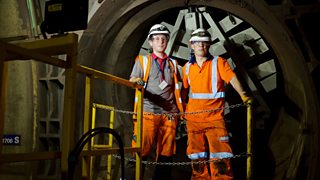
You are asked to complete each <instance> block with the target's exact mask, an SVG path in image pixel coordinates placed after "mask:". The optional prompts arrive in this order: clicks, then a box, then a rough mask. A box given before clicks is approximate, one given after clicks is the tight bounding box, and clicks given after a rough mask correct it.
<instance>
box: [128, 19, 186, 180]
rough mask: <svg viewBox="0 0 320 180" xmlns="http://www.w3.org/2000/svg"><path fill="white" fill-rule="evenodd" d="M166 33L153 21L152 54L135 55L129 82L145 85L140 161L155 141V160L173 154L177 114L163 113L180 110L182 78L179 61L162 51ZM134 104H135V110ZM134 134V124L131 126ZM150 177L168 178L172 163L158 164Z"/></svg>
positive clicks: (150, 37) (163, 158) (163, 27)
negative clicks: (179, 80)
mask: <svg viewBox="0 0 320 180" xmlns="http://www.w3.org/2000/svg"><path fill="white" fill-rule="evenodd" d="M169 35H170V32H169V30H168V29H167V27H165V26H164V25H162V24H155V25H154V26H152V27H151V29H150V31H149V34H148V42H149V45H150V46H151V48H152V53H151V54H148V55H146V56H142V55H138V56H137V58H136V61H135V64H134V67H133V70H132V73H131V76H130V81H131V82H136V83H138V84H140V85H144V88H145V91H144V98H143V112H144V113H143V119H142V123H143V129H142V152H141V156H142V159H143V160H146V159H147V157H148V156H149V155H150V153H151V149H152V146H153V144H154V143H155V144H156V159H157V162H171V161H172V156H173V155H174V154H175V138H176V126H177V121H178V117H177V116H171V117H169V116H167V115H166V114H168V113H177V112H179V110H180V111H182V101H181V97H180V86H179V82H178V79H181V77H180V74H179V71H178V63H177V62H176V61H175V60H173V59H170V58H169V57H168V56H167V54H166V53H165V50H166V48H167V44H168V41H169ZM136 100H137V98H136ZM136 105H137V104H136V103H135V111H136ZM159 114H161V115H159ZM134 124H136V123H134ZM135 134H136V126H135V128H134V135H135ZM134 137H135V136H134ZM132 145H133V147H134V146H135V139H133V142H132ZM143 169H144V168H143ZM153 179H161V180H163V179H166V180H170V179H171V166H167V165H157V166H156V168H155V172H154V177H153Z"/></svg>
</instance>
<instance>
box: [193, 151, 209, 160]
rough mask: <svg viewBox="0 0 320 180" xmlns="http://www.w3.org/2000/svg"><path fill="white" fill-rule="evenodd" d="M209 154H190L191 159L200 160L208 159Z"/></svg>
mask: <svg viewBox="0 0 320 180" xmlns="http://www.w3.org/2000/svg"><path fill="white" fill-rule="evenodd" d="M207 156H208V153H207V152H199V153H194V154H189V155H188V157H189V159H199V158H207Z"/></svg>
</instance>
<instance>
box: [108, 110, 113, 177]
mask: <svg viewBox="0 0 320 180" xmlns="http://www.w3.org/2000/svg"><path fill="white" fill-rule="evenodd" d="M114 114H115V113H114V108H112V110H111V111H110V122H109V128H111V129H113V127H114ZM112 145H113V135H112V134H109V142H108V146H109V147H112ZM111 165H112V156H111V155H110V154H108V164H107V172H108V174H107V180H111Z"/></svg>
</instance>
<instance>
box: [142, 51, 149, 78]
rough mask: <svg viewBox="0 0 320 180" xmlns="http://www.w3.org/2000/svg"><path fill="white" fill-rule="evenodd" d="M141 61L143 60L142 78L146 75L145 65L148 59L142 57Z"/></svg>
mask: <svg viewBox="0 0 320 180" xmlns="http://www.w3.org/2000/svg"><path fill="white" fill-rule="evenodd" d="M142 57H143V58H142V60H143V77H144V76H145V75H146V73H147V65H148V57H147V56H142Z"/></svg>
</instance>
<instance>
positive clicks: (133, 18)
mask: <svg viewBox="0 0 320 180" xmlns="http://www.w3.org/2000/svg"><path fill="white" fill-rule="evenodd" d="M121 2H123V4H125V1H121ZM121 2H120V3H119V4H121ZM106 3H107V2H105V4H106ZM150 3H151V4H150V5H149V6H147V7H146V8H144V6H143V7H142V6H141V7H134V6H129V5H128V6H126V7H128V8H129V7H131V8H136V9H135V10H134V11H130V9H125V8H123V7H122V8H121V10H122V11H118V12H117V13H115V14H113V13H112V12H115V11H114V10H112V9H111V8H110V7H107V5H105V4H104V5H105V6H104V9H103V10H104V11H106V10H110V11H108V12H109V13H108V15H105V16H102V15H101V14H100V15H99V17H93V19H92V20H93V21H92V23H91V24H89V26H90V27H92V26H94V25H98V27H96V29H95V30H97V31H98V32H100V33H102V34H99V35H98V34H94V33H96V32H94V31H90V27H89V30H88V31H89V32H90V33H93V34H90V37H94V40H98V43H96V42H94V40H90V38H89V39H87V40H88V41H92V43H95V47H89V50H91V49H94V50H95V48H97V49H96V50H97V53H96V54H95V55H94V56H93V57H95V58H94V62H88V61H86V60H83V59H82V60H83V62H84V63H91V66H93V67H95V68H98V69H102V70H104V71H106V72H110V73H111V74H115V75H119V76H120V77H124V78H128V76H129V73H130V71H131V66H128V65H132V64H133V60H134V57H135V56H136V55H137V52H138V49H139V48H140V47H138V45H139V44H142V41H141V39H144V38H145V34H146V32H147V30H148V28H149V26H151V23H153V22H152V20H154V19H155V18H156V17H155V16H159V15H161V13H162V11H165V10H167V9H170V8H176V7H179V6H181V7H182V6H183V3H176V2H172V1H161V2H150ZM201 3H202V2H200V1H199V5H201ZM137 4H139V3H137ZM206 5H208V6H212V7H215V8H221V9H223V10H226V11H228V10H230V9H232V13H234V14H235V15H237V16H239V17H241V18H242V19H244V20H246V21H247V22H249V23H250V24H251V25H252V26H253V27H255V28H256V29H257V30H258V32H259V33H261V34H262V35H263V37H264V38H265V39H266V40H267V41H268V43H269V44H270V46H271V47H272V49H273V50H274V52H275V54H276V56H277V57H278V60H279V63H280V64H281V69H282V71H283V74H282V75H283V79H284V82H285V84H284V87H285V89H284V91H285V92H284V94H286V95H288V96H289V97H290V99H291V100H293V101H295V104H298V105H301V107H300V108H301V109H302V110H304V112H306V114H304V113H303V117H301V122H300V124H304V123H306V124H314V125H315V126H313V128H316V127H318V126H319V125H318V124H317V122H306V121H309V120H310V119H312V117H317V116H318V115H317V113H316V111H317V109H318V106H317V102H316V98H315V97H314V96H313V95H314V94H315V92H314V91H313V87H312V82H311V80H310V78H309V77H308V71H307V69H306V68H305V64H304V62H303V61H302V59H303V57H302V55H301V53H300V51H299V50H298V49H297V47H296V46H294V45H292V44H293V43H294V42H292V41H291V38H290V36H288V35H287V34H288V33H287V32H286V31H285V30H284V29H283V26H282V25H281V24H280V23H279V24H276V25H275V26H276V27H279V28H280V29H276V28H270V25H271V24H273V23H275V22H277V20H276V19H273V18H270V17H266V16H267V15H269V14H268V10H266V9H265V8H263V7H261V6H259V5H258V3H256V4H255V6H254V8H256V9H258V10H259V12H262V13H265V14H262V15H260V16H259V17H257V15H256V14H254V13H252V12H251V11H250V10H247V9H244V8H243V7H240V6H237V5H234V4H232V3H228V2H225V1H215V2H212V3H207V4H206ZM119 7H120V6H119ZM230 7H232V8H230ZM101 8H103V6H102V7H101ZM101 10H102V9H101ZM99 11H100V10H99ZM99 11H98V13H99ZM124 12H131V13H132V14H131V13H129V14H130V15H129V14H124ZM134 12H136V13H134ZM261 17H265V18H264V19H261ZM98 19H100V21H101V19H103V20H106V21H107V20H109V19H111V21H109V22H106V23H99V22H98ZM118 20H119V21H118ZM274 20H276V21H274ZM93 22H95V23H93ZM106 24H107V26H104V25H106ZM141 24H143V26H142V27H141ZM100 30H101V31H100ZM136 32H141V33H136ZM100 38H103V39H100ZM84 42H85V41H84ZM110 42H111V43H110ZM92 43H90V44H92ZM83 45H84V44H83V43H81V41H80V50H81V47H82V46H83ZM132 45H136V46H135V48H130V47H129V46H132ZM292 53H294V54H292ZM101 55H103V56H102V57H101ZM87 56H88V54H87ZM80 57H81V55H80ZM89 57H90V56H89ZM81 58H82V57H81ZM84 58H85V56H84ZM128 62H129V63H128ZM292 63H296V64H292ZM108 66H109V67H108ZM117 67H122V70H121V72H120V73H119V70H118V69H117ZM301 67H304V69H303V70H301V69H300V68H301ZM296 72H299V73H296ZM297 79H301V81H300V82H301V85H298V87H296V88H292V86H291V84H292V85H295V84H296V80H297ZM290 82H292V83H291V84H290ZM110 87H111V88H112V90H111V94H114V96H112V99H109V100H108V102H109V101H110V102H111V103H113V104H114V105H115V106H116V107H117V106H119V107H121V104H125V105H126V106H127V105H128V103H129V104H130V103H131V102H132V101H131V100H128V99H127V100H124V101H125V103H122V102H123V101H122V100H120V99H121V98H120V97H124V96H125V97H127V98H131V97H128V96H127V90H124V91H121V92H120V93H119V88H118V87H113V86H112V85H111V86H110ZM293 87H295V86H293ZM299 88H302V90H301V91H302V92H301V91H300V92H299V91H296V90H295V89H299ZM120 89H121V88H120ZM104 90H106V91H109V92H110V90H109V89H108V88H106V89H104ZM104 90H102V92H103V91H104ZM303 92H305V93H303ZM132 95H133V94H132ZM301 95H310V96H304V97H302V96H301ZM297 97H298V98H297ZM300 97H302V98H300ZM132 99H133V96H132ZM309 102H311V103H310V104H307V103H309ZM131 104H132V103H131ZM313 105H316V106H315V107H316V109H313V107H312V106H313ZM309 114H310V115H309ZM282 118H285V117H278V119H282ZM298 124H299V123H298ZM311 131H313V133H315V132H317V130H316V129H314V130H311ZM312 137H313V138H315V139H314V140H313V142H310V144H318V142H317V135H315V134H314V135H313V136H312ZM274 141H276V140H275V139H274ZM271 143H272V142H271ZM310 151H317V149H314V148H311V150H310ZM313 153H314V152H313ZM313 153H312V154H313ZM317 158H318V157H316V159H317ZM309 164H310V165H311V166H313V167H316V165H317V162H314V161H311V160H310V162H309ZM313 173H314V172H313ZM310 174H311V175H310ZM309 176H310V177H312V176H314V174H312V172H309Z"/></svg>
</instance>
